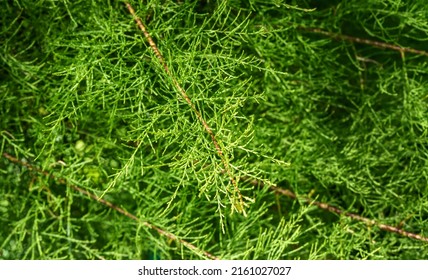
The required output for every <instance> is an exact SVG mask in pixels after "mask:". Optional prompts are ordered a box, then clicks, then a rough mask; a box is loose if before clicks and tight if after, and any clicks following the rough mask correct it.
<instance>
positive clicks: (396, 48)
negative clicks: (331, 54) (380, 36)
mask: <svg viewBox="0 0 428 280" xmlns="http://www.w3.org/2000/svg"><path fill="white" fill-rule="evenodd" d="M298 28H299V29H301V30H305V31H308V32H311V33H318V34H321V35H324V36H327V37H330V38H333V39H338V40H344V41H350V42H355V43H360V44H366V45H370V46H373V47H376V48H380V49H390V50H394V51H399V52H400V53H406V52H407V53H414V54H419V55H424V56H428V52H426V51H421V50H417V49H412V48H406V47H400V46H397V45H392V44H387V43H384V42H379V41H373V40H368V39H363V38H358V37H352V36H348V35H342V34H337V33H332V32H328V31H325V30H322V29H320V28H311V27H303V26H299V27H298Z"/></svg>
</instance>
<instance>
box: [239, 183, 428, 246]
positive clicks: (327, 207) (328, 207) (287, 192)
mask: <svg viewBox="0 0 428 280" xmlns="http://www.w3.org/2000/svg"><path fill="white" fill-rule="evenodd" d="M243 179H244V180H245V179H247V181H248V178H243ZM249 183H250V184H252V185H253V186H260V187H264V186H265V184H264V183H263V182H261V181H258V180H250V181H249ZM269 188H270V189H271V190H272V191H273V192H275V193H278V194H282V195H285V196H287V197H289V198H292V199H298V198H299V199H302V200H303V201H304V202H306V203H307V204H310V205H315V206H317V207H318V208H320V209H323V210H326V211H329V212H332V213H336V214H339V215H344V216H347V217H350V218H351V219H353V220H357V221H360V222H364V223H366V224H368V225H370V226H377V227H378V228H380V229H381V230H385V231H389V232H394V233H396V234H399V235H402V236H406V237H409V238H413V239H417V240H420V241H424V242H428V237H424V236H422V235H420V234H416V233H412V232H408V231H405V230H402V229H400V228H398V227H394V226H390V225H385V224H382V223H379V222H377V221H375V220H371V219H368V218H365V217H362V216H360V215H357V214H354V213H349V212H346V211H344V210H341V209H339V208H337V207H334V206H331V205H329V204H327V203H323V202H319V201H316V200H312V199H309V198H300V197H297V195H296V194H295V193H293V192H292V191H290V190H287V189H283V188H280V187H278V186H270V187H269Z"/></svg>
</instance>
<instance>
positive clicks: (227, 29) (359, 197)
mask: <svg viewBox="0 0 428 280" xmlns="http://www.w3.org/2000/svg"><path fill="white" fill-rule="evenodd" d="M130 3H131V4H132V5H133V7H134V9H135V10H136V13H137V15H138V16H139V17H140V18H141V19H142V21H143V22H144V24H145V25H146V27H147V28H148V31H149V32H150V34H151V35H152V37H153V39H154V41H155V42H156V44H157V46H158V48H159V50H160V51H161V53H162V54H163V56H164V58H165V61H166V63H167V64H168V66H169V68H170V71H171V75H168V74H166V73H165V71H164V70H163V67H162V65H161V64H160V63H159V61H158V60H157V58H156V56H155V54H154V52H153V50H152V49H151V48H150V46H149V44H148V42H147V40H146V38H145V37H144V35H143V34H142V32H141V31H140V30H138V28H137V26H136V24H135V22H134V19H133V18H132V16H131V15H130V14H129V12H128V11H127V10H126V7H125V4H124V2H123V1H97V0H91V1H86V0H85V1H67V0H64V1H51V0H40V1H27V0H16V1H2V2H1V4H0V13H1V17H0V18H1V24H0V26H1V27H0V28H1V29H0V34H1V35H0V40H1V44H0V45H1V51H0V63H1V68H0V131H1V134H0V143H1V146H0V149H1V152H2V154H3V153H8V154H10V155H13V156H14V157H16V158H19V159H20V160H22V161H24V162H26V163H28V164H31V165H34V166H37V167H40V168H42V169H43V170H46V171H47V172H49V174H52V176H54V177H56V178H63V180H66V181H67V182H68V184H72V185H76V186H79V187H81V188H84V189H86V190H88V191H90V192H91V193H94V194H96V195H97V196H103V198H104V199H106V200H108V201H110V202H112V203H114V204H115V205H117V206H119V207H122V208H124V209H126V210H127V211H129V212H130V213H133V214H134V215H136V216H137V217H139V218H140V219H142V220H143V221H147V222H149V223H150V224H153V225H156V226H158V227H160V228H162V229H164V230H167V231H168V232H171V233H173V234H174V235H175V236H177V237H178V238H179V239H180V240H181V239H182V240H186V241H188V242H190V243H192V244H194V245H195V246H196V247H197V248H199V249H201V250H204V251H207V252H210V253H211V254H213V255H215V256H217V257H219V258H223V259H426V258H428V250H427V248H428V245H427V243H424V242H421V241H418V240H413V239H410V238H408V237H403V236H400V235H396V234H393V233H388V232H384V231H381V230H380V229H378V228H377V227H375V226H368V225H366V224H364V223H361V222H357V221H354V220H352V219H350V218H349V217H345V216H338V215H336V214H332V213H329V212H326V211H323V210H320V209H318V208H317V207H315V206H313V205H312V206H311V205H307V204H306V203H304V202H303V201H302V200H299V199H297V200H292V199H290V198H287V197H284V196H281V195H279V194H275V193H274V192H272V191H271V190H270V189H269V186H271V185H277V186H279V187H281V188H287V189H290V190H292V191H293V192H295V193H296V194H297V195H298V196H299V197H307V196H309V197H311V198H312V199H316V200H318V201H322V202H325V203H328V204H330V205H334V206H336V207H338V208H340V209H344V210H346V211H350V212H353V213H357V214H359V215H362V216H364V217H368V218H370V219H375V220H377V221H379V222H382V223H385V224H390V225H393V226H400V227H402V228H403V229H404V230H407V231H410V232H415V233H421V234H422V235H425V236H427V235H428V223H427V222H426V221H427V219H428V189H427V166H428V148H427V147H428V146H427V144H428V141H427V127H428V118H427V116H428V115H427V97H428V79H427V71H428V70H427V69H428V68H427V62H428V58H427V56H426V55H423V54H419V55H418V54H411V53H408V52H399V51H396V50H392V49H386V48H379V47H378V46H375V45H370V44H361V43H356V42H353V41H350V40H341V39H338V38H332V37H331V36H330V37H329V36H325V35H323V34H320V33H317V32H316V30H315V29H314V28H320V29H322V30H326V31H328V32H332V33H335V34H343V35H348V36H352V37H355V38H361V39H369V40H375V41H379V42H384V43H388V44H391V45H395V46H403V47H409V48H414V49H418V50H421V51H428V47H427V46H428V45H427V40H428V36H427V35H428V9H427V4H426V3H425V0H418V1H399V0H370V1H356V0H347V1H261V0H260V1H256V0H253V1H131V2H130ZM425 54H426V53H425ZM172 79H176V80H177V81H178V83H179V84H180V85H181V86H182V87H183V88H184V89H185V90H186V93H187V94H188V95H189V96H190V98H191V99H192V102H193V103H194V105H195V107H196V108H197V110H198V111H199V112H201V114H202V116H203V118H204V119H205V120H206V121H207V123H208V124H209V125H210V127H211V128H212V129H213V132H214V133H215V135H216V138H217V139H218V141H219V144H220V146H221V149H222V151H223V153H224V155H225V160H226V162H227V164H228V166H229V167H230V168H231V172H232V174H233V176H234V178H236V179H237V180H238V186H239V189H240V192H241V193H242V195H243V196H244V197H245V202H246V204H247V205H246V207H245V212H246V215H244V214H243V213H238V212H237V211H236V210H239V207H238V206H237V203H236V200H235V198H234V197H235V196H236V192H235V191H234V190H233V186H232V185H231V182H230V178H229V177H228V176H227V174H225V172H224V165H223V164H222V161H221V159H220V157H219V156H218V153H217V152H216V149H215V147H214V145H213V143H212V140H211V138H210V136H209V135H208V133H206V131H205V130H204V127H203V126H202V125H201V123H200V122H199V121H198V118H197V117H196V115H195V113H194V111H192V109H191V108H190V106H189V105H188V104H187V103H186V102H185V101H184V100H183V98H182V97H181V96H180V93H179V92H178V91H177V89H176V88H175V87H174V83H173V80H172ZM0 174H1V175H0V246H1V247H0V258H2V259H99V258H101V259H103V258H104V259H200V258H204V257H203V256H202V255H201V254H200V253H198V252H196V251H195V250H192V249H189V248H187V247H186V246H183V244H182V243H180V242H178V241H177V240H173V239H171V238H169V237H167V236H164V235H162V234H159V232H157V231H154V230H152V229H150V228H148V227H146V226H144V224H142V223H138V222H135V221H134V220H132V219H129V218H128V217H126V216H124V215H121V214H120V213H117V212H115V211H114V210H112V209H109V208H107V207H105V206H104V205H102V204H100V203H98V202H97V201H95V200H93V199H89V198H88V197H87V196H85V195H83V194H81V193H78V192H76V191H74V190H73V189H71V188H67V187H66V186H65V185H64V184H62V183H61V182H59V181H58V180H55V179H53V178H52V177H49V176H45V175H43V174H41V173H40V172H34V171H31V170H29V168H28V167H25V166H22V165H19V164H16V163H13V162H11V161H9V160H8V159H7V158H5V157H2V158H0ZM248 179H250V180H258V181H259V182H263V184H264V187H261V186H255V185H252V184H250V183H249V182H248ZM260 185H261V184H260Z"/></svg>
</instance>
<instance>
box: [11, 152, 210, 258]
mask: <svg viewBox="0 0 428 280" xmlns="http://www.w3.org/2000/svg"><path fill="white" fill-rule="evenodd" d="M3 156H4V157H5V158H7V159H8V160H10V161H11V162H13V163H16V164H19V165H22V166H25V167H27V168H28V169H29V170H32V171H35V172H37V173H39V174H43V175H45V176H48V177H50V178H52V179H54V180H55V181H56V182H58V183H60V184H64V185H66V186H67V187H69V188H71V189H73V190H75V191H77V192H79V193H81V194H84V195H86V196H88V197H89V198H91V199H93V200H95V201H97V202H99V203H102V204H104V205H105V206H107V207H110V208H111V209H113V210H115V211H117V212H119V213H121V214H123V215H125V216H126V217H128V218H130V219H132V220H134V221H137V222H138V223H141V224H142V225H143V226H145V227H148V228H150V229H153V230H155V231H157V232H158V233H159V234H160V235H163V236H166V237H168V238H169V239H172V240H174V241H177V242H179V243H181V244H183V245H184V246H186V247H187V248H189V249H190V250H192V251H195V252H198V253H200V254H202V255H204V256H205V257H207V258H210V259H212V260H218V259H219V258H218V257H216V256H214V255H212V254H210V253H208V252H206V251H203V250H201V249H199V248H198V247H196V246H195V245H193V244H192V243H190V242H187V241H185V240H183V239H180V238H178V237H177V236H175V235H174V234H172V233H171V232H168V231H166V230H163V229H161V228H160V227H157V226H155V225H152V224H150V223H149V222H147V221H143V220H141V219H140V218H138V217H137V216H135V215H133V214H131V213H129V212H128V211H126V210H125V209H123V208H120V207H119V206H117V205H114V204H113V203H111V202H109V201H107V200H105V199H102V198H98V197H97V196H96V195H94V194H92V193H90V192H88V191H86V190H84V189H82V188H80V187H78V186H76V185H71V184H68V183H67V181H66V180H65V179H64V178H58V177H56V176H54V175H53V174H51V173H49V172H48V171H46V170H43V169H40V168H38V167H35V166H33V165H31V164H29V163H27V162H23V161H21V160H19V159H17V158H15V157H13V156H11V155H9V154H8V153H3Z"/></svg>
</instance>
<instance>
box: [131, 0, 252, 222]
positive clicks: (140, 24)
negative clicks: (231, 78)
mask: <svg viewBox="0 0 428 280" xmlns="http://www.w3.org/2000/svg"><path fill="white" fill-rule="evenodd" d="M125 5H126V7H127V8H128V11H129V13H130V14H131V15H132V16H133V17H134V20H135V21H136V23H137V25H138V27H139V28H140V30H141V31H142V32H143V33H144V36H145V37H146V39H147V41H148V42H149V45H150V47H151V49H152V50H153V52H154V53H155V55H156V57H157V58H158V60H159V62H160V64H161V65H162V66H163V69H164V70H165V73H166V74H167V75H168V76H169V77H170V78H171V80H172V82H173V84H174V86H175V87H176V89H177V90H178V91H179V92H180V94H181V96H182V97H183V99H184V100H185V101H186V103H187V104H188V105H189V106H190V108H191V109H192V111H193V112H194V113H195V115H196V117H197V118H198V120H199V122H200V123H201V124H202V126H203V127H204V129H205V131H206V132H207V133H208V135H209V136H210V137H211V140H212V142H213V144H214V147H215V149H216V151H217V154H218V155H219V157H220V158H221V161H222V163H223V165H224V169H225V171H226V173H227V175H228V176H229V178H230V181H231V182H232V185H233V187H234V190H235V193H236V194H237V195H238V203H239V207H236V205H234V203H232V207H235V208H236V210H238V212H243V214H244V215H246V213H245V209H244V201H243V199H242V194H241V192H240V191H239V188H238V184H237V182H236V180H235V178H234V177H233V175H232V171H231V169H230V166H229V164H228V163H227V161H226V158H225V156H224V153H223V151H222V149H221V148H220V145H219V143H218V141H217V138H216V136H215V134H214V132H213V131H212V129H211V127H210V126H209V125H208V123H207V122H206V121H205V119H204V118H203V117H202V114H201V113H200V112H199V111H198V109H197V108H196V106H195V104H193V102H192V100H191V99H190V97H189V96H188V95H187V93H186V91H185V90H184V89H183V87H182V86H181V85H180V84H179V83H178V81H177V79H175V78H174V76H173V75H172V73H171V71H170V70H169V68H168V65H167V64H166V62H165V59H164V58H163V56H162V54H161V52H160V51H159V49H158V47H157V45H156V43H155V42H154V41H153V39H152V36H150V34H149V32H148V31H147V29H146V27H145V26H144V24H143V22H142V21H141V19H140V18H139V17H138V16H137V15H136V13H135V11H134V8H132V6H131V5H130V4H129V3H128V2H125ZM232 209H233V208H232Z"/></svg>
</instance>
